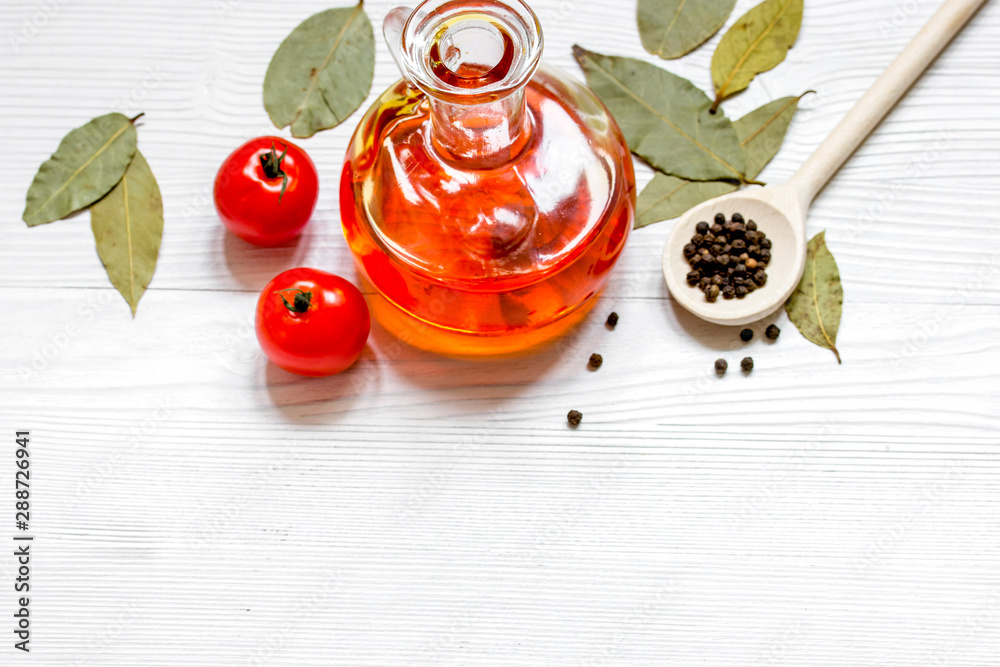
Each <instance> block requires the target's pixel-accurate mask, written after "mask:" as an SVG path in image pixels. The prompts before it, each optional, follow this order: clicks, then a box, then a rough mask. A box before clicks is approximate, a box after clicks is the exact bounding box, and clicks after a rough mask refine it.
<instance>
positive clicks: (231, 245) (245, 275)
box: [219, 224, 312, 290]
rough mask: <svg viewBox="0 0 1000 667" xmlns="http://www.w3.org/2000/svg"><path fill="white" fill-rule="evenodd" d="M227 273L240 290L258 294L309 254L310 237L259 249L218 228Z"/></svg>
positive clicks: (301, 237)
mask: <svg viewBox="0 0 1000 667" xmlns="http://www.w3.org/2000/svg"><path fill="white" fill-rule="evenodd" d="M219 234H220V235H221V237H222V238H220V239H219V243H220V244H221V245H222V250H223V254H224V255H225V257H226V265H227V266H228V267H229V272H230V273H231V274H232V276H233V277H234V278H236V280H237V281H238V282H239V283H240V284H241V285H243V286H244V287H247V288H250V289H254V290H260V289H263V288H264V286H265V285H267V283H269V282H270V281H271V279H272V278H274V277H275V276H276V275H278V274H279V273H281V272H282V271H287V270H288V269H294V268H296V267H298V266H299V263H300V262H301V260H302V258H304V257H305V256H306V255H307V254H308V252H309V244H310V243H311V239H312V237H311V236H309V235H305V234H304V235H302V236H299V237H296V238H294V239H292V240H291V241H288V242H287V243H284V244H282V245H280V246H277V247H276V248H261V247H259V246H255V245H253V244H252V243H247V242H246V241H244V240H242V239H239V238H237V237H236V236H234V235H233V234H231V233H229V231H227V230H226V228H225V227H223V226H222V225H221V224H220V225H219Z"/></svg>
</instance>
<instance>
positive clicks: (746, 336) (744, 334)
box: [740, 329, 753, 343]
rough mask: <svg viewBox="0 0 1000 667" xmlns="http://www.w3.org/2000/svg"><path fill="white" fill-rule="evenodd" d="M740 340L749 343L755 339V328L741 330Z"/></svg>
mask: <svg viewBox="0 0 1000 667" xmlns="http://www.w3.org/2000/svg"><path fill="white" fill-rule="evenodd" d="M740 340H742V341H743V342H744V343H749V342H750V341H751V340H753V329H744V330H743V331H741V332H740Z"/></svg>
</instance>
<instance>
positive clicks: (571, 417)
mask: <svg viewBox="0 0 1000 667" xmlns="http://www.w3.org/2000/svg"><path fill="white" fill-rule="evenodd" d="M566 420H567V421H568V422H569V424H570V426H579V425H580V422H582V421H583V413H582V412H580V411H579V410H570V411H569V414H568V415H566Z"/></svg>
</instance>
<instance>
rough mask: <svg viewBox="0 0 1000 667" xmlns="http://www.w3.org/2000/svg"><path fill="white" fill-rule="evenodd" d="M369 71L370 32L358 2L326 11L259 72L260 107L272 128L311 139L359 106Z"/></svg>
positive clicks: (308, 22) (368, 83)
mask: <svg viewBox="0 0 1000 667" xmlns="http://www.w3.org/2000/svg"><path fill="white" fill-rule="evenodd" d="M374 73H375V34H374V33H373V31H372V24H371V21H370V20H369V19H368V15H367V14H366V13H365V10H364V8H363V7H362V4H360V3H359V4H358V5H357V6H356V7H343V8H335V9H327V10H326V11H322V12H320V13H318V14H314V15H313V16H310V17H309V18H307V19H306V20H305V21H303V22H302V23H301V24H300V25H299V26H298V27H297V28H295V30H293V31H292V32H291V34H289V35H288V37H286V38H285V41H283V42H282V43H281V46H279V47H278V50H277V51H276V52H275V54H274V57H273V58H272V59H271V64H270V65H269V66H268V68H267V74H266V75H265V76H264V108H265V109H266V110H267V114H268V116H270V117H271V121H272V122H273V123H274V124H275V126H277V127H279V128H284V127H286V126H288V125H291V128H292V136H294V137H300V138H305V137H311V136H312V135H314V134H315V133H316V132H319V131H320V130H326V129H329V128H331V127H335V126H337V125H339V124H340V123H341V122H343V121H344V120H346V119H347V117H348V116H350V115H351V114H352V113H354V111H355V110H357V108H358V107H359V106H361V103H362V102H364V101H365V98H367V97H368V93H369V91H370V90H371V87H372V79H373V77H374Z"/></svg>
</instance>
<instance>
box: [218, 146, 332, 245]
mask: <svg viewBox="0 0 1000 667" xmlns="http://www.w3.org/2000/svg"><path fill="white" fill-rule="evenodd" d="M318 196H319V178H318V177H317V176H316V165H314V164H313V161H312V160H311V159H309V156H308V155H306V152H305V151H304V150H302V149H301V148H299V147H298V146H296V145H295V144H293V143H291V142H288V141H285V140H284V139H281V138H279V137H258V138H257V139H251V140H250V141H248V142H247V143H245V144H243V145H242V146H240V147H239V148H237V149H236V150H235V151H233V153H232V155H230V156H229V157H227V158H226V161H225V162H223V163H222V166H221V167H220V168H219V173H218V174H217V175H216V177H215V209H216V210H217V211H218V212H219V217H220V218H222V222H223V223H224V224H225V225H226V227H227V228H228V229H229V231H231V232H232V233H233V234H235V235H236V236H238V237H240V238H241V239H243V240H244V241H248V242H250V243H253V244H255V245H259V246H267V247H270V246H276V245H281V244H282V243H285V242H286V241H290V240H292V239H293V238H295V237H296V236H298V235H299V234H301V233H302V228H303V227H305V226H306V223H307V222H309V217H310V216H311V215H312V212H313V209H314V208H315V207H316V199H317V197H318Z"/></svg>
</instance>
